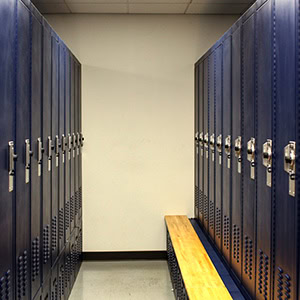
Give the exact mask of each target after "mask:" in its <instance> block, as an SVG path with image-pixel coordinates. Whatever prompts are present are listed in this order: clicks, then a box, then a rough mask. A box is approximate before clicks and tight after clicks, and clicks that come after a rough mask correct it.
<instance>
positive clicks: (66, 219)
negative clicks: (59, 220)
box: [65, 201, 70, 230]
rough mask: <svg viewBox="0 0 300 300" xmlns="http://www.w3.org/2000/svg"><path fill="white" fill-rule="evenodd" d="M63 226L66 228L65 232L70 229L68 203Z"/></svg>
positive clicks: (68, 203)
mask: <svg viewBox="0 0 300 300" xmlns="http://www.w3.org/2000/svg"><path fill="white" fill-rule="evenodd" d="M65 226H66V230H68V229H69V228H70V201H68V202H67V203H66V211H65Z"/></svg>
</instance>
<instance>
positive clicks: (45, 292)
mask: <svg viewBox="0 0 300 300" xmlns="http://www.w3.org/2000/svg"><path fill="white" fill-rule="evenodd" d="M42 300H52V298H51V273H49V275H48V277H47V278H46V279H45V280H44V284H43V287H42Z"/></svg>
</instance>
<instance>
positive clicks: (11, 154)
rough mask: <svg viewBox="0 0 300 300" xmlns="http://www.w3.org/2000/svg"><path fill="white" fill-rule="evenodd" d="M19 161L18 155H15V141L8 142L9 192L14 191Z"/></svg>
mask: <svg viewBox="0 0 300 300" xmlns="http://www.w3.org/2000/svg"><path fill="white" fill-rule="evenodd" d="M17 159H18V155H17V154H15V145H14V142H13V141H10V142H8V177H9V179H8V190H9V192H12V191H13V190H14V176H15V162H16V161H17Z"/></svg>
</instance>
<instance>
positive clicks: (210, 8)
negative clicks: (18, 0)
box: [32, 0, 254, 15]
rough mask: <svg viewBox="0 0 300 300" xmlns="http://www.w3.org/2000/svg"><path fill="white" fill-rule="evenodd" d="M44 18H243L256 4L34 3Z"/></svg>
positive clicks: (188, 0) (171, 0)
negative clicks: (73, 15) (76, 15)
mask: <svg viewBox="0 0 300 300" xmlns="http://www.w3.org/2000/svg"><path fill="white" fill-rule="evenodd" d="M32 2H33V3H34V4H35V5H36V6H37V8H38V9H39V10H40V12H41V13H43V14H56V13H63V14H70V13H105V14H222V15H224V14H242V13H243V12H244V11H245V10H246V9H247V8H248V7H249V6H250V5H251V4H252V3H253V2H254V0H32Z"/></svg>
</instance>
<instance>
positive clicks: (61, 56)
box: [58, 42, 67, 253]
mask: <svg viewBox="0 0 300 300" xmlns="http://www.w3.org/2000/svg"><path fill="white" fill-rule="evenodd" d="M65 82H66V76H65V46H64V44H63V43H62V42H60V44H59V134H58V136H59V140H60V147H59V153H60V155H59V205H58V209H59V213H58V220H59V222H58V227H59V229H58V239H59V253H60V252H61V251H62V250H63V248H64V245H65V220H64V219H65V161H66V142H67V139H66V133H65Z"/></svg>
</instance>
